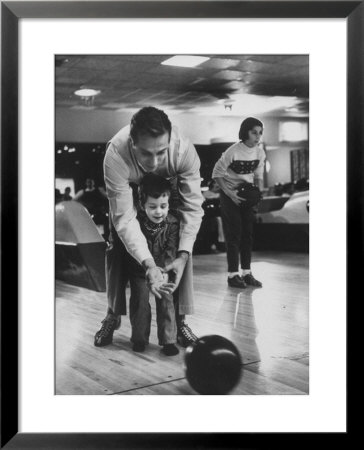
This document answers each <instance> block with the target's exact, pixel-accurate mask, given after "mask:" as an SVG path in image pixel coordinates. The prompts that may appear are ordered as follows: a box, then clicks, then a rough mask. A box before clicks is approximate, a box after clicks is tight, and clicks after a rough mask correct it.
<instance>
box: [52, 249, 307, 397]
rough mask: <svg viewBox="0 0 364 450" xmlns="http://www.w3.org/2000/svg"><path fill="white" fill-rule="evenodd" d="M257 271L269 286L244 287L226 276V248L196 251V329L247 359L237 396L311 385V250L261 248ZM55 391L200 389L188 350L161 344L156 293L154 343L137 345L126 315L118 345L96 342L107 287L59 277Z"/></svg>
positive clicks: (192, 320)
mask: <svg viewBox="0 0 364 450" xmlns="http://www.w3.org/2000/svg"><path fill="white" fill-rule="evenodd" d="M253 261H254V262H253V265H252V268H253V273H254V275H255V277H256V278H257V279H259V280H261V281H262V282H263V288H247V289H244V290H239V289H236V288H229V287H228V286H227V282H226V254H225V253H221V254H214V255H196V256H194V288H195V314H194V315H192V316H187V322H188V324H189V325H190V327H191V328H192V330H193V331H194V332H195V334H197V335H198V336H204V335H208V334H219V335H221V336H224V337H226V338H228V339H230V340H231V341H232V342H234V344H235V345H236V346H237V348H238V349H239V351H240V353H241V355H242V358H243V375H242V377H241V380H240V382H239V384H238V385H237V386H236V387H235V388H234V389H233V390H232V391H231V393H230V394H232V395H277V394H278V395H302V394H308V392H309V341H308V335H309V330H308V318H309V301H308V255H307V254H298V253H274V252H273V253H266V252H257V253H255V254H254V256H253ZM55 291H56V303H55V312H56V320H55V325H56V327H55V350H56V368H55V393H56V394H59V395H82V394H83V395H195V394H196V392H195V391H193V389H192V388H191V387H190V386H189V384H188V382H187V380H186V378H185V372H184V352H185V350H184V349H183V348H181V347H179V348H180V353H179V355H177V356H173V357H167V356H165V355H163V354H162V353H161V351H160V348H161V347H159V346H158V345H157V330H156V324H155V307H154V300H153V299H152V301H151V304H152V312H153V319H152V330H151V339H150V344H149V346H148V347H147V349H146V351H145V352H144V353H134V352H133V351H132V350H131V343H130V341H129V339H130V324H129V320H128V318H127V317H126V316H125V317H123V319H122V325H121V328H120V329H119V330H117V331H115V333H114V341H113V344H112V345H109V346H107V347H103V348H98V347H95V346H94V345H93V337H94V334H95V332H96V331H97V330H98V329H99V327H100V325H101V323H100V322H101V320H102V319H103V318H104V316H105V311H106V303H107V302H106V294H105V293H99V292H94V291H91V290H88V289H84V288H80V287H76V286H72V285H69V284H66V283H64V282H61V281H58V280H56V290H55Z"/></svg>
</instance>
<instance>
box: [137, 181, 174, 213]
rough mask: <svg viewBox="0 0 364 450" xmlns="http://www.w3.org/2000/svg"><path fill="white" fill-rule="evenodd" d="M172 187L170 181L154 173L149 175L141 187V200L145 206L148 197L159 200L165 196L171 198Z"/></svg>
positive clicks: (141, 183)
mask: <svg viewBox="0 0 364 450" xmlns="http://www.w3.org/2000/svg"><path fill="white" fill-rule="evenodd" d="M171 191H172V188H171V185H170V183H169V181H168V180H166V179H165V178H163V177H161V176H160V175H156V174H154V173H147V174H146V175H145V176H144V177H143V179H142V181H141V182H140V185H139V199H140V203H141V205H142V206H143V205H145V203H146V201H147V198H148V197H153V198H159V197H160V196H161V195H163V194H167V195H168V197H170V196H171Z"/></svg>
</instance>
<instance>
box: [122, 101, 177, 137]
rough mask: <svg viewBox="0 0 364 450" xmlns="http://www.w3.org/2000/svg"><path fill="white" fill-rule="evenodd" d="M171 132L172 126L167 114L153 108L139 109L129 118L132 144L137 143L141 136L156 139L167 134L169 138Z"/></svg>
mask: <svg viewBox="0 0 364 450" xmlns="http://www.w3.org/2000/svg"><path fill="white" fill-rule="evenodd" d="M171 130H172V124H171V122H170V120H169V118H168V116H167V114H166V113H165V112H164V111H162V110H161V109H157V108H154V106H146V107H144V108H142V109H140V110H139V111H138V112H136V113H135V114H134V115H133V117H132V118H131V123H130V136H131V138H132V139H133V141H134V143H136V142H138V137H139V136H143V135H149V136H152V137H158V136H161V135H162V134H164V133H168V136H169V137H171Z"/></svg>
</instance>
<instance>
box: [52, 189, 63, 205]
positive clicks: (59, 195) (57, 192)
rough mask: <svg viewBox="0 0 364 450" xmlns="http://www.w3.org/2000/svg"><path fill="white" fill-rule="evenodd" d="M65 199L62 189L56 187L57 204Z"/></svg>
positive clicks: (55, 199)
mask: <svg viewBox="0 0 364 450" xmlns="http://www.w3.org/2000/svg"><path fill="white" fill-rule="evenodd" d="M62 200H63V197H62V194H61V191H60V190H59V189H54V202H55V204H57V203H59V202H61V201H62Z"/></svg>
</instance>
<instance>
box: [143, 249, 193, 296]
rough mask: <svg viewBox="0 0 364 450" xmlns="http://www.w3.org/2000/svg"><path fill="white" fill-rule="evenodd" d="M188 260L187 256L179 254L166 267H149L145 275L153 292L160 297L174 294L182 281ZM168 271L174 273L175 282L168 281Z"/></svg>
mask: <svg viewBox="0 0 364 450" xmlns="http://www.w3.org/2000/svg"><path fill="white" fill-rule="evenodd" d="M186 262H187V258H185V257H183V256H179V257H177V258H176V259H175V260H174V261H173V262H172V263H171V264H168V265H167V266H166V267H164V268H161V267H158V266H153V267H149V268H148V269H147V270H146V274H145V275H146V280H147V285H148V287H149V290H150V291H151V293H152V294H154V295H155V296H156V297H158V298H161V296H162V294H172V293H173V292H174V291H175V290H176V289H177V287H178V285H179V282H180V281H181V278H182V274H183V271H184V268H185V265H186ZM168 273H172V278H173V282H172V281H168V278H169V277H168Z"/></svg>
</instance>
